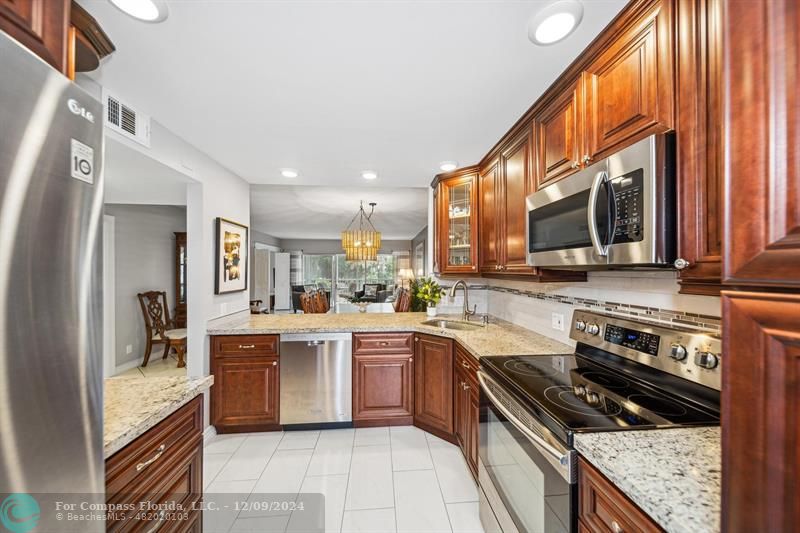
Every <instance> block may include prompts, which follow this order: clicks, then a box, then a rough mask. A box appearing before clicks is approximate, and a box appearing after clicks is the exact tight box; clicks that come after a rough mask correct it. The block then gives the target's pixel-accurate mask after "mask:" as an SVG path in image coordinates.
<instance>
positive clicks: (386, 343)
mask: <svg viewBox="0 0 800 533" xmlns="http://www.w3.org/2000/svg"><path fill="white" fill-rule="evenodd" d="M378 344H380V345H381V346H389V341H381V342H379V343H378Z"/></svg>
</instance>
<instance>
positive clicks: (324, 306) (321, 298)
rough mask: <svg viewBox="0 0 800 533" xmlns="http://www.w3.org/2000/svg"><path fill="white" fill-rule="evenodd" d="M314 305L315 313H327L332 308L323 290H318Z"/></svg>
mask: <svg viewBox="0 0 800 533" xmlns="http://www.w3.org/2000/svg"><path fill="white" fill-rule="evenodd" d="M314 303H315V305H314V312H315V313H327V312H328V311H329V310H330V308H331V306H330V304H329V303H328V296H327V295H326V294H325V291H324V290H323V289H319V290H317V292H316V294H314Z"/></svg>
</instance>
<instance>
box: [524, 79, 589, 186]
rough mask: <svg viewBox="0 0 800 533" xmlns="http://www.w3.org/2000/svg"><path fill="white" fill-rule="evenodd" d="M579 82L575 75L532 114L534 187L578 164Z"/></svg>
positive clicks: (580, 125) (580, 143)
mask: <svg viewBox="0 0 800 533" xmlns="http://www.w3.org/2000/svg"><path fill="white" fill-rule="evenodd" d="M582 106H583V83H582V79H581V78H577V79H576V80H575V81H574V82H572V83H570V84H569V86H568V87H567V89H565V90H564V91H563V92H561V93H559V94H557V95H555V96H554V97H553V99H552V100H550V101H549V102H547V103H546V104H544V106H543V107H542V108H541V110H540V111H538V112H537V113H536V114H535V115H534V117H533V139H534V150H535V153H536V158H535V165H534V175H535V185H536V186H535V189H539V188H541V187H542V186H544V185H547V184H549V183H550V182H553V181H556V180H559V179H561V178H564V177H566V176H569V175H570V174H572V173H573V172H576V171H577V170H579V169H580V168H581V157H582V154H583V107H582Z"/></svg>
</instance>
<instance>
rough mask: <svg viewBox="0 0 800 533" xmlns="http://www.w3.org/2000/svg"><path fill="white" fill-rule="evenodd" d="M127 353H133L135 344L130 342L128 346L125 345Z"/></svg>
mask: <svg viewBox="0 0 800 533" xmlns="http://www.w3.org/2000/svg"><path fill="white" fill-rule="evenodd" d="M125 353H126V354H128V353H133V344H128V345H127V346H125Z"/></svg>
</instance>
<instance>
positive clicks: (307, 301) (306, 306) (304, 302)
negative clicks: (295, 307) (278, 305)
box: [300, 292, 314, 314]
mask: <svg viewBox="0 0 800 533" xmlns="http://www.w3.org/2000/svg"><path fill="white" fill-rule="evenodd" d="M300 309H302V310H303V313H305V314H311V313H313V312H314V297H313V296H312V295H311V294H309V293H307V292H304V293H303V294H301V295H300Z"/></svg>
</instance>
